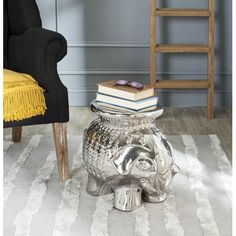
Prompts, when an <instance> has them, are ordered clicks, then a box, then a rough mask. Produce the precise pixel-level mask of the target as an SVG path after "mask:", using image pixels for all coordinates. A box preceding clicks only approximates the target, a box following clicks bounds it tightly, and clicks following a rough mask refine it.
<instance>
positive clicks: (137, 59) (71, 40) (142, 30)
mask: <svg viewBox="0 0 236 236" xmlns="http://www.w3.org/2000/svg"><path fill="white" fill-rule="evenodd" d="M37 2H38V5H39V8H40V12H41V16H42V20H43V26H44V27H45V28H49V29H53V30H57V31H58V32H60V33H62V34H63V35H64V36H65V37H66V39H67V41H68V55H67V56H66V58H65V59H64V60H63V61H62V62H60V63H59V65H58V69H59V72H60V77H61V79H62V81H63V83H64V84H65V85H66V86H67V88H68V91H69V97H70V105H71V106H82V105H87V104H89V102H90V101H91V99H92V98H94V97H95V92H96V90H97V87H96V83H98V82H99V81H102V80H110V79H121V78H122V79H128V80H137V81H142V82H146V83H148V82H149V0H38V1H37ZM158 5H159V6H162V7H184V8H188V7H189V8H195V7H196V8H199V7H200V8H205V7H207V0H158ZM231 6H232V2H231V0H224V1H223V0H216V7H217V9H216V59H215V62H216V69H215V74H216V104H217V105H219V106H231V95H232V90H231V87H232V86H231V84H232V68H231V50H232V49H231V48H232V47H231V44H232V35H231V28H232V23H231V17H232V14H231ZM157 24H158V31H157V37H158V41H159V42H162V43H196V44H198V43H207V20H206V19H199V18H198V19H196V18H178V19H177V18H159V19H158V20H157ZM206 65H207V57H206V55H196V54H195V55H191V54H186V55H180V54H175V55H174V54H172V55H171V54H168V55H167V54H162V55H159V56H158V57H157V68H158V72H157V73H158V78H159V79H160V78H168V79H169V78H170V79H178V78H180V79H198V78H200V79H204V78H206V72H207V66H206ZM158 95H159V97H160V101H161V102H162V103H163V104H165V105H173V106H199V105H205V104H206V91H205V90H204V91H201V90H200V91H199V90H193V91H191V90H185V91H182V90H180V91H178V90H163V91H160V92H159V94H158Z"/></svg>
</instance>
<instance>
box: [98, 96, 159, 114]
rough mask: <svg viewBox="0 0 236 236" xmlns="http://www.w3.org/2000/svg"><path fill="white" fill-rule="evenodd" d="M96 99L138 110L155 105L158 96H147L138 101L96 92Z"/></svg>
mask: <svg viewBox="0 0 236 236" xmlns="http://www.w3.org/2000/svg"><path fill="white" fill-rule="evenodd" d="M96 101H98V102H103V103H106V104H110V105H113V106H117V107H121V108H128V109H132V110H134V111H139V110H141V109H144V108H148V107H152V106H156V105H157V103H158V97H148V98H145V99H142V100H138V101H131V100H128V99H122V98H118V97H114V96H109V95H104V94H100V93H97V98H96Z"/></svg>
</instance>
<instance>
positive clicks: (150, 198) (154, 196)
mask: <svg viewBox="0 0 236 236" xmlns="http://www.w3.org/2000/svg"><path fill="white" fill-rule="evenodd" d="M143 200H144V201H145V202H150V203H158V202H163V201H165V200H166V192H163V193H159V194H158V193H150V194H149V193H144V195H143Z"/></svg>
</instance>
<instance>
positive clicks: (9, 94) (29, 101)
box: [3, 69, 47, 121]
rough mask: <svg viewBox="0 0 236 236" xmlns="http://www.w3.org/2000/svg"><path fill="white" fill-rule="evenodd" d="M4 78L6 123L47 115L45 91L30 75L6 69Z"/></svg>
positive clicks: (4, 113) (4, 114)
mask: <svg viewBox="0 0 236 236" xmlns="http://www.w3.org/2000/svg"><path fill="white" fill-rule="evenodd" d="M3 78H4V80H3V117H4V121H19V120H23V119H26V118H30V117H33V116H37V115H43V114H44V113H45V111H46V109H47V107H46V103H45V98H44V94H43V92H44V90H43V88H41V87H39V85H38V83H37V82H36V81H35V80H34V79H33V78H32V77H31V76H30V75H27V74H22V73H17V72H14V71H11V70H6V69H4V76H3Z"/></svg>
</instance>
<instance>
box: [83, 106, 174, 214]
mask: <svg viewBox="0 0 236 236" xmlns="http://www.w3.org/2000/svg"><path fill="white" fill-rule="evenodd" d="M91 109H92V111H94V112H96V113H97V115H98V116H99V118H98V119H96V120H94V121H93V122H92V123H91V124H90V126H89V128H88V129H86V130H85V131H84V143H83V158H84V161H85V165H86V169H87V171H88V173H89V177H88V183H87V191H88V192H89V193H90V194H92V195H95V196H99V195H104V194H109V193H112V192H114V207H116V208H117V209H120V210H123V211H132V210H134V209H136V208H137V207H139V206H140V205H141V192H142V199H143V200H144V201H147V202H162V201H164V200H165V198H166V189H167V187H168V185H169V184H170V182H171V180H172V178H173V176H174V175H175V174H176V173H177V172H178V167H177V166H176V165H175V164H174V163H173V159H172V152H171V146H170V144H169V143H168V141H167V140H166V138H165V137H164V136H163V135H162V134H161V133H160V131H159V130H158V129H157V128H156V126H155V119H157V118H158V117H159V116H160V115H162V113H163V108H162V107H161V106H159V107H157V108H156V109H155V110H153V111H149V112H143V113H126V114H125V113H118V112H114V111H109V110H106V109H101V107H99V106H98V105H97V104H96V102H92V104H91ZM139 190H140V191H139Z"/></svg>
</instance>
